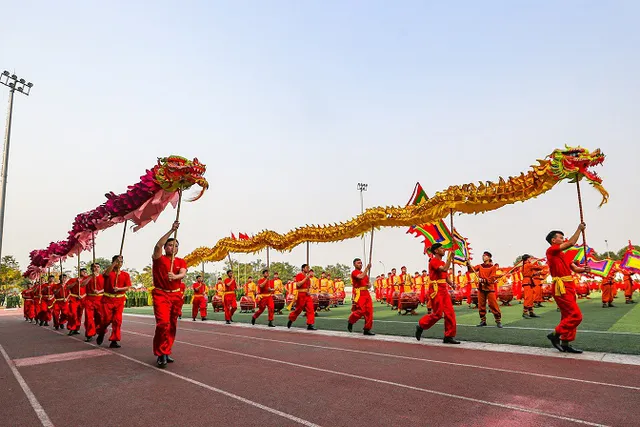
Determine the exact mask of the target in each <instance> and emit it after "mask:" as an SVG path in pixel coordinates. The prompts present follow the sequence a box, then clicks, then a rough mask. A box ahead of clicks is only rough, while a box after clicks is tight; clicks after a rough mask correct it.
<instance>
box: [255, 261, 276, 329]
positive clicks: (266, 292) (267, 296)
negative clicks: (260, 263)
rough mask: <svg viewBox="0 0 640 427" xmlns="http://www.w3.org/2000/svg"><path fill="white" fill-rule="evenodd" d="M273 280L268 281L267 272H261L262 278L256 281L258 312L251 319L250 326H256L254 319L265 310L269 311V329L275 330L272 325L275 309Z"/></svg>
mask: <svg viewBox="0 0 640 427" xmlns="http://www.w3.org/2000/svg"><path fill="white" fill-rule="evenodd" d="M273 290H274V289H273V280H269V270H266V269H265V270H262V278H261V279H259V280H258V311H256V312H255V313H254V315H253V316H252V317H251V324H252V325H255V324H256V319H257V318H258V317H260V315H261V314H262V313H263V312H264V309H265V308H268V309H269V327H270V328H275V327H276V325H274V324H273V315H274V314H275V307H274V305H273Z"/></svg>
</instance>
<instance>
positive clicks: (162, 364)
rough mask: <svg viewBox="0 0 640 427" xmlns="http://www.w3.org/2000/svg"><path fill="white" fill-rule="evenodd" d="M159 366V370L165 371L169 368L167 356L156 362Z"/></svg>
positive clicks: (159, 357) (159, 358) (160, 357)
mask: <svg viewBox="0 0 640 427" xmlns="http://www.w3.org/2000/svg"><path fill="white" fill-rule="evenodd" d="M156 363H157V364H158V368H160V369H164V368H166V367H167V356H158V361H157V362H156Z"/></svg>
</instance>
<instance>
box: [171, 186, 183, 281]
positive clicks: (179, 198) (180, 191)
mask: <svg viewBox="0 0 640 427" xmlns="http://www.w3.org/2000/svg"><path fill="white" fill-rule="evenodd" d="M181 205H182V189H179V190H178V210H177V212H176V222H178V221H180V206H181ZM173 238H174V239H175V240H176V242H174V243H175V244H177V243H178V242H177V240H178V229H176V231H174V233H173ZM174 248H177V246H175V245H174ZM175 259H176V251H175V250H174V251H173V253H172V254H171V268H170V269H169V271H173V262H174V261H175Z"/></svg>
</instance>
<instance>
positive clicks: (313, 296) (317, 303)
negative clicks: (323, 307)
mask: <svg viewBox="0 0 640 427" xmlns="http://www.w3.org/2000/svg"><path fill="white" fill-rule="evenodd" d="M311 301H313V311H318V307H319V306H320V300H319V298H318V294H311Z"/></svg>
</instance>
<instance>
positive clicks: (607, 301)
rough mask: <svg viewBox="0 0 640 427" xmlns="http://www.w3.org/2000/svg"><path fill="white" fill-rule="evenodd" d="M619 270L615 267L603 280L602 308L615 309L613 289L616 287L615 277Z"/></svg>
mask: <svg viewBox="0 0 640 427" xmlns="http://www.w3.org/2000/svg"><path fill="white" fill-rule="evenodd" d="M617 271H618V270H617V269H616V268H615V267H614V268H612V269H611V271H609V274H608V275H607V277H605V278H604V279H602V282H601V283H600V290H601V291H602V308H609V307H615V305H613V287H614V286H615V282H614V280H615V276H616V273H617Z"/></svg>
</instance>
